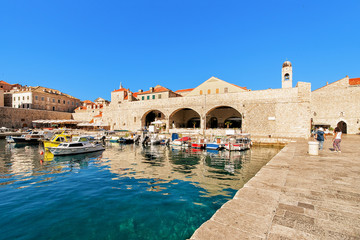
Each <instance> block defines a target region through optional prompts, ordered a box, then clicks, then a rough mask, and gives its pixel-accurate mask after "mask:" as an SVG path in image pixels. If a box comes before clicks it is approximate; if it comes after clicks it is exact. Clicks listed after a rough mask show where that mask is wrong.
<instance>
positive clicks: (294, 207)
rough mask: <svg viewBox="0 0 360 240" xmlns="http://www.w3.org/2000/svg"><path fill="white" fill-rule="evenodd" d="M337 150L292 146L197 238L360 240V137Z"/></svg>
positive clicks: (301, 142)
mask: <svg viewBox="0 0 360 240" xmlns="http://www.w3.org/2000/svg"><path fill="white" fill-rule="evenodd" d="M331 147H332V143H331V138H330V137H328V140H326V141H325V143H324V150H323V151H320V153H319V156H310V155H308V154H307V150H308V144H307V141H305V140H297V142H292V143H290V144H288V145H287V146H286V147H285V148H283V149H282V151H281V152H279V153H278V154H277V155H276V156H275V157H274V158H273V159H272V160H271V161H270V162H269V163H268V164H267V165H266V166H264V167H263V168H262V169H261V170H260V171H259V172H258V173H257V174H256V176H255V177H254V178H252V179H251V180H250V181H249V182H248V183H247V184H246V185H245V186H244V187H243V188H242V189H240V190H239V191H238V192H237V193H236V195H235V197H234V199H232V200H231V201H229V202H227V203H226V204H224V205H223V206H222V207H221V209H219V210H218V211H217V212H216V213H215V214H214V215H213V217H212V218H211V219H210V220H208V221H207V222H205V223H204V224H203V225H202V226H201V227H200V228H199V229H197V230H196V232H195V233H194V234H193V236H192V237H191V239H194V240H195V239H196V240H199V239H206V240H209V239H222V240H230V239H360V136H355V135H349V136H344V138H343V140H342V143H341V147H342V150H343V151H342V153H336V152H332V151H330V149H329V148H331Z"/></svg>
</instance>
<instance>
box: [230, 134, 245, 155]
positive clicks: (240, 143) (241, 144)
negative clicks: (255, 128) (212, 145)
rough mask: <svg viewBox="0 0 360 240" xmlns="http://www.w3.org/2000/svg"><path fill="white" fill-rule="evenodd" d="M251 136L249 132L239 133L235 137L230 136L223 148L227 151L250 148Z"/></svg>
mask: <svg viewBox="0 0 360 240" xmlns="http://www.w3.org/2000/svg"><path fill="white" fill-rule="evenodd" d="M250 147H251V138H250V134H240V135H238V136H236V137H235V138H230V139H229V141H228V142H227V143H226V144H225V149H226V150H229V151H244V150H247V149H250Z"/></svg>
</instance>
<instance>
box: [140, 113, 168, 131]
mask: <svg viewBox="0 0 360 240" xmlns="http://www.w3.org/2000/svg"><path fill="white" fill-rule="evenodd" d="M164 120H165V115H164V114H163V113H162V112H161V111H159V110H152V111H150V112H147V113H145V114H144V116H143V117H142V126H145V127H148V126H149V125H150V124H151V123H152V122H155V121H163V122H164V123H166V122H165V121H164Z"/></svg>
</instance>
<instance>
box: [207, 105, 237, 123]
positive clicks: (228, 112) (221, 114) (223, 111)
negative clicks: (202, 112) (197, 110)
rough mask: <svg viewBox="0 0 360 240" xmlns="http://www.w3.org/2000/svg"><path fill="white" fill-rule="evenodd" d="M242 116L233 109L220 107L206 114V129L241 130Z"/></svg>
mask: <svg viewBox="0 0 360 240" xmlns="http://www.w3.org/2000/svg"><path fill="white" fill-rule="evenodd" d="M215 119H216V120H215ZM241 127H242V115H241V113H240V112H239V111H238V110H236V109H235V108H233V107H230V106H218V107H215V108H212V109H210V110H209V111H208V112H207V114H206V128H241Z"/></svg>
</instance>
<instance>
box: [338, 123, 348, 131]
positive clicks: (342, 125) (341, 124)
mask: <svg viewBox="0 0 360 240" xmlns="http://www.w3.org/2000/svg"><path fill="white" fill-rule="evenodd" d="M337 127H338V128H340V130H341V132H342V133H347V124H346V122H344V121H340V122H338V124H337Z"/></svg>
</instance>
